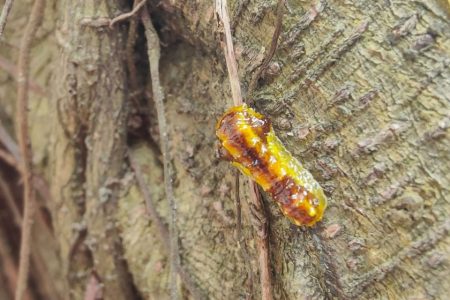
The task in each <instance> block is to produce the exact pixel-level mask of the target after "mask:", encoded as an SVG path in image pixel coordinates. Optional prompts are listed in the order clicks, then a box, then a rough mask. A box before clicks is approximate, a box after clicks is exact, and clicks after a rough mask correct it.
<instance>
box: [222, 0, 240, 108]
mask: <svg viewBox="0 0 450 300" xmlns="http://www.w3.org/2000/svg"><path fill="white" fill-rule="evenodd" d="M216 12H217V14H218V15H219V18H220V20H221V21H222V24H223V29H224V32H225V45H223V52H224V54H225V61H226V63H227V69H228V79H229V80H230V86H231V95H232V97H233V102H234V105H236V106H237V105H241V104H242V103H243V102H242V92H241V85H240V83H239V75H238V66H237V62H236V56H235V54H234V48H233V38H232V36H231V28H230V18H229V16H228V10H227V1H226V0H216Z"/></svg>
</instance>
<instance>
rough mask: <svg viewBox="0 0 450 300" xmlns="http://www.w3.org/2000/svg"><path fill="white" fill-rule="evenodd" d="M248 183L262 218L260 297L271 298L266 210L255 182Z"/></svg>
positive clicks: (260, 232)
mask: <svg viewBox="0 0 450 300" xmlns="http://www.w3.org/2000/svg"><path fill="white" fill-rule="evenodd" d="M251 182H252V183H253V184H251V185H250V201H251V202H252V203H253V204H254V205H255V207H256V209H257V210H258V211H259V212H260V213H261V216H262V217H263V220H261V221H262V223H261V224H259V225H260V226H261V227H260V228H258V229H259V230H258V237H259V238H258V249H259V268H260V272H261V273H260V277H261V299H263V300H271V299H272V276H271V275H270V257H269V228H268V222H267V216H266V211H265V209H264V204H263V201H262V197H261V194H260V193H259V190H258V186H257V185H256V183H254V182H253V181H251Z"/></svg>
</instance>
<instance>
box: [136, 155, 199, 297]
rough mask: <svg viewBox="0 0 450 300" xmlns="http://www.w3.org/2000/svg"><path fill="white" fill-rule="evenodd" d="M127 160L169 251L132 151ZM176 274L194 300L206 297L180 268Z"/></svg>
mask: <svg viewBox="0 0 450 300" xmlns="http://www.w3.org/2000/svg"><path fill="white" fill-rule="evenodd" d="M128 159H129V160H130V165H131V168H133V170H134V174H135V176H136V180H137V183H138V186H139V189H140V191H141V194H142V197H143V198H144V201H145V207H146V208H147V213H148V215H149V217H150V219H151V220H152V221H153V223H154V224H156V228H157V230H158V232H159V235H160V238H161V240H162V242H163V245H164V247H165V248H166V249H167V250H169V251H170V241H171V240H172V239H171V237H170V233H169V230H168V229H167V225H166V224H165V223H164V221H163V219H162V218H161V216H160V215H159V213H158V211H157V210H156V207H155V204H154V203H153V201H152V198H151V196H150V191H149V190H148V186H147V183H146V182H145V180H144V177H143V176H142V173H141V169H140V168H139V165H138V163H137V162H136V159H135V157H134V154H133V152H132V151H130V150H128ZM177 272H178V274H179V275H180V278H181V280H182V281H183V283H184V284H185V286H186V288H187V289H188V290H189V292H190V293H191V295H192V296H193V298H194V299H205V298H206V297H205V296H204V295H203V293H202V292H201V291H200V290H199V289H198V287H197V285H196V284H195V282H194V280H192V277H191V276H190V275H189V273H188V272H187V271H186V270H185V269H184V268H183V267H182V266H181V265H178V266H177Z"/></svg>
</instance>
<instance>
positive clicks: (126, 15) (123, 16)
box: [109, 0, 147, 28]
mask: <svg viewBox="0 0 450 300" xmlns="http://www.w3.org/2000/svg"><path fill="white" fill-rule="evenodd" d="M145 2H147V0H141V2H139V4H137V5H134V6H133V9H132V10H131V11H130V12H127V13H124V14H121V15H119V16H117V17H115V18H114V19H112V20H111V21H110V22H109V27H110V28H112V27H113V26H114V24H116V23H117V22H121V21H123V20H126V19H128V18H130V17H132V16H134V15H135V14H136V13H137V12H138V11H139V10H140V9H141V8H142V7H143V6H144V5H145Z"/></svg>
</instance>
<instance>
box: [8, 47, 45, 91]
mask: <svg viewBox="0 0 450 300" xmlns="http://www.w3.org/2000/svg"><path fill="white" fill-rule="evenodd" d="M0 68H1V69H3V70H5V71H6V72H7V73H9V74H10V75H11V76H12V77H13V78H14V80H17V66H16V65H14V64H13V63H11V62H10V61H8V60H7V59H6V58H5V57H3V56H1V55H0ZM29 87H30V91H32V92H35V93H36V94H38V95H39V96H43V97H46V96H47V93H46V92H45V90H44V88H43V87H42V86H40V85H39V84H38V83H37V82H36V81H34V80H33V79H32V78H30V80H29Z"/></svg>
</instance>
